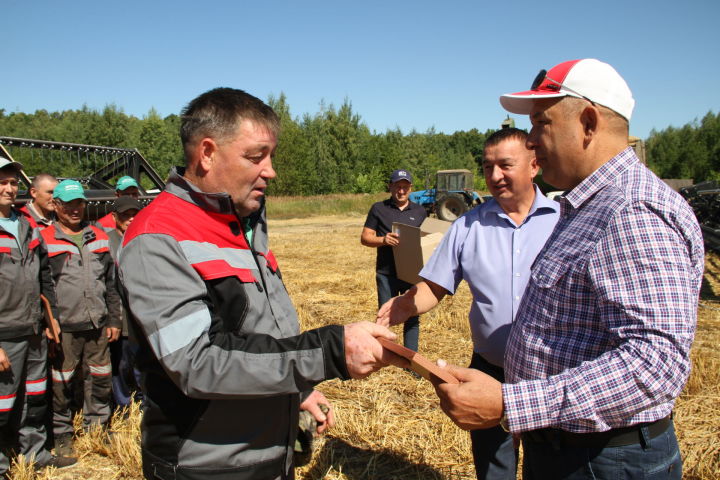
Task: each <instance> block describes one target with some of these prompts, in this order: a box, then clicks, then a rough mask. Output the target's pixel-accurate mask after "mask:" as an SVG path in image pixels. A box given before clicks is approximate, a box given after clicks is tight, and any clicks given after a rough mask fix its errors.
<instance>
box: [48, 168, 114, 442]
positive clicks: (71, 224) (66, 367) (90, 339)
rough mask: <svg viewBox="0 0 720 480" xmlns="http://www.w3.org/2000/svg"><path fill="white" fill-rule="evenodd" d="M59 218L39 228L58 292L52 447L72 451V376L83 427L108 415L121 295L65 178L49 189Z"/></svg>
mask: <svg viewBox="0 0 720 480" xmlns="http://www.w3.org/2000/svg"><path fill="white" fill-rule="evenodd" d="M53 199H54V201H55V211H56V213H57V217H58V218H57V222H55V223H53V225H51V226H49V227H48V228H46V229H44V230H42V231H41V232H40V237H41V239H42V242H43V245H44V247H45V248H46V249H47V251H48V257H50V270H51V272H52V279H53V282H54V284H55V289H56V291H57V295H58V311H59V321H60V327H61V329H62V332H63V333H62V336H61V337H60V340H61V344H62V351H61V352H60V353H59V354H58V355H57V356H56V357H55V358H54V359H53V368H52V377H53V433H54V434H55V451H56V452H58V453H61V454H68V453H70V452H71V451H72V444H73V441H72V434H73V419H72V411H71V408H70V403H71V399H72V398H73V396H74V395H73V389H74V388H76V385H77V383H76V382H74V381H73V377H74V376H75V375H76V374H80V375H82V374H84V375H85V378H84V382H80V384H79V385H83V384H84V385H86V386H85V388H84V392H85V399H84V404H83V420H84V426H85V428H89V427H90V426H91V425H105V424H107V422H108V421H109V420H110V385H111V384H110V374H111V367H110V351H109V350H108V342H113V341H115V340H117V339H118V337H119V336H120V327H121V325H122V323H121V322H122V320H121V318H120V296H119V294H118V291H117V286H116V283H115V266H114V263H113V260H112V257H111V256H110V249H109V248H108V237H107V235H106V234H105V232H104V231H103V230H102V229H100V228H98V227H95V226H92V225H90V224H88V223H87V222H86V221H84V220H83V218H84V216H85V207H86V205H87V198H85V193H84V190H83V187H82V185H80V183H79V182H77V181H75V180H63V181H62V182H60V183H59V184H58V185H57V186H56V187H55V190H54V192H53Z"/></svg>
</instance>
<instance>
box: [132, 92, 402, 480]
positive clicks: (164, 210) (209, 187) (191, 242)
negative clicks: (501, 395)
mask: <svg viewBox="0 0 720 480" xmlns="http://www.w3.org/2000/svg"><path fill="white" fill-rule="evenodd" d="M181 122H182V123H181V138H182V142H183V147H184V151H185V161H186V166H185V168H182V167H176V169H174V170H173V172H172V173H171V175H170V178H169V181H168V185H167V187H166V189H165V191H163V192H162V193H161V194H160V195H158V197H157V198H156V199H155V200H154V201H153V202H152V203H151V204H150V205H149V206H147V207H145V208H144V209H143V210H142V211H141V212H140V213H139V214H138V215H137V217H135V219H134V220H133V223H132V225H130V227H129V228H128V231H127V232H126V234H125V238H124V239H123V247H122V249H121V251H120V255H119V257H120V259H119V260H120V261H119V270H120V280H121V283H122V285H123V295H124V296H125V301H126V304H127V306H128V307H129V311H130V313H131V315H130V328H131V329H133V328H137V329H139V332H138V334H137V337H138V341H139V342H140V352H139V354H138V365H139V367H140V370H141V371H142V373H143V381H142V383H143V385H142V389H143V393H144V403H143V408H144V415H143V420H142V455H143V473H144V475H145V477H146V478H150V479H155V478H157V479H165V480H168V479H176V480H184V479H187V480H190V479H199V478H203V479H211V480H212V479H217V480H224V479H228V480H229V479H233V480H242V479H254V480H263V479H268V480H269V479H289V478H293V476H294V475H293V468H292V466H293V463H292V458H293V447H294V443H295V437H296V434H297V429H298V416H299V411H300V409H305V410H307V411H309V412H310V413H311V414H313V416H314V417H315V419H316V420H317V421H318V423H319V425H320V427H319V430H320V431H322V430H324V429H325V428H326V427H327V426H329V425H332V423H333V411H332V409H330V410H329V411H327V414H326V413H323V409H322V408H321V405H323V404H324V405H326V406H328V402H327V399H325V397H324V396H323V395H322V394H321V393H319V392H317V391H314V390H313V387H314V386H315V385H316V384H318V383H320V382H322V381H324V380H328V379H331V378H342V379H348V378H351V377H352V378H362V377H365V376H367V375H369V374H370V373H372V372H373V371H375V370H377V369H379V368H381V367H382V366H384V365H385V364H386V363H387V362H389V361H390V360H394V359H392V358H391V356H392V355H391V354H389V353H388V352H384V351H383V348H382V346H381V345H380V343H379V342H378V341H377V339H376V338H375V337H384V338H387V339H394V338H395V335H394V334H393V333H392V332H391V331H390V330H388V329H386V328H385V327H381V326H379V325H375V324H373V323H370V322H361V323H356V324H350V325H345V326H344V327H343V326H339V325H329V326H325V327H322V328H318V329H315V330H310V331H308V332H305V333H302V334H301V333H300V329H299V324H298V320H297V314H296V312H295V309H294V307H293V305H292V302H291V301H290V298H289V296H288V294H287V290H286V289H285V286H284V284H283V282H282V277H281V274H280V269H279V268H278V262H277V260H276V259H275V256H274V255H273V253H272V251H271V250H270V249H269V247H268V236H267V223H266V220H265V211H264V194H265V189H266V188H267V185H268V182H269V181H270V180H271V179H273V178H274V177H275V170H273V167H272V155H273V153H274V152H275V147H276V145H277V134H278V130H279V119H278V117H277V115H276V114H275V112H273V110H272V109H271V108H270V107H268V106H267V105H265V104H264V103H263V102H262V101H260V100H259V99H257V98H255V97H253V96H252V95H249V94H247V93H245V92H243V91H242V90H234V89H229V88H218V89H215V90H211V91H209V92H206V93H204V94H202V95H200V96H199V97H198V98H196V99H195V100H193V101H192V102H190V104H189V105H188V106H187V107H186V108H185V110H184V111H183V113H182V120H181Z"/></svg>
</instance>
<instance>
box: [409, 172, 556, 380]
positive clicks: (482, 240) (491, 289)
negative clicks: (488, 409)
mask: <svg viewBox="0 0 720 480" xmlns="http://www.w3.org/2000/svg"><path fill="white" fill-rule="evenodd" d="M559 210H560V207H559V205H558V203H557V202H555V201H554V200H550V199H548V198H546V197H545V196H544V195H543V194H542V193H541V192H540V190H539V189H538V188H537V186H536V187H535V201H534V202H533V205H532V207H531V208H530V212H529V214H528V216H527V217H526V218H525V221H523V223H522V224H520V225H516V224H515V222H514V221H513V220H512V219H511V218H510V217H509V216H508V215H507V214H506V213H505V212H504V211H503V209H502V208H501V207H500V205H499V204H498V203H497V202H496V201H495V199H494V198H493V199H491V200H489V201H487V202H485V203H483V204H481V205H478V206H477V207H475V208H474V209H473V210H471V211H469V212H468V213H466V214H465V215H463V216H462V217H460V218H459V219H457V220H456V221H455V222H454V223H453V224H452V226H451V227H450V229H449V230H448V232H447V233H446V234H445V236H444V237H443V240H442V242H441V243H440V245H438V247H437V249H436V250H435V252H434V253H433V255H432V257H431V258H430V260H429V261H428V263H427V265H425V267H424V268H423V269H422V270H421V271H420V276H421V277H422V278H424V279H426V280H430V281H431V282H433V283H436V284H438V285H440V286H441V287H443V288H444V289H446V290H447V291H448V292H450V293H451V294H454V293H455V290H456V289H457V287H458V285H459V284H460V281H461V280H465V281H466V282H467V283H468V286H469V287H470V291H471V292H472V296H473V302H472V307H471V308H470V329H471V331H472V339H473V346H474V350H475V352H476V353H478V354H480V355H481V356H482V357H483V358H484V359H485V360H487V361H488V362H490V363H493V364H495V365H497V366H500V367H502V366H503V357H504V356H505V344H506V342H507V338H508V335H509V334H510V326H511V325H512V322H513V320H514V319H515V314H516V313H517V310H518V307H519V306H520V300H522V296H523V293H524V292H525V286H526V285H527V283H528V280H529V278H530V267H531V266H532V263H533V261H534V260H535V257H536V256H537V254H538V253H539V252H540V250H541V249H542V247H543V245H545V242H546V241H547V239H548V237H549V236H550V233H552V231H553V229H554V228H555V224H556V223H557V221H558V218H559Z"/></svg>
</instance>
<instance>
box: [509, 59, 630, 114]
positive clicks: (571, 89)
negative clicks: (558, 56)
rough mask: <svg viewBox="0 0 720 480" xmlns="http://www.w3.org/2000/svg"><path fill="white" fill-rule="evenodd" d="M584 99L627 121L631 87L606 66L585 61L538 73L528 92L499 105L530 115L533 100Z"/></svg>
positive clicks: (518, 93)
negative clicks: (568, 97) (611, 111)
mask: <svg viewBox="0 0 720 480" xmlns="http://www.w3.org/2000/svg"><path fill="white" fill-rule="evenodd" d="M566 96H570V97H577V98H584V99H586V100H589V101H591V102H593V103H597V104H599V105H602V106H604V107H607V108H609V109H610V110H613V111H615V112H617V113H619V114H620V115H622V116H623V117H625V118H626V119H627V121H630V117H631V116H632V111H633V108H634V107H635V100H634V99H633V97H632V92H631V91H630V88H629V87H628V86H627V83H625V80H623V78H622V77H621V76H620V74H619V73H617V71H615V69H614V68H613V67H611V66H610V65H608V64H607V63H604V62H601V61H600V60H595V59H594V58H585V59H582V60H570V61H568V62H563V63H561V64H559V65H555V66H554V67H553V68H551V69H550V70H549V71H547V72H546V71H545V70H541V71H540V73H539V74H538V76H537V77H536V78H535V81H534V82H533V85H532V87H530V90H526V91H524V92H517V93H506V94H505V95H502V96H501V97H500V104H501V105H502V106H503V108H504V109H505V110H507V111H508V112H511V113H520V114H529V113H530V109H531V108H532V104H533V101H535V100H539V99H543V98H556V97H566Z"/></svg>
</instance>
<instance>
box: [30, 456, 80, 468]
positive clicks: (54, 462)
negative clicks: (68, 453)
mask: <svg viewBox="0 0 720 480" xmlns="http://www.w3.org/2000/svg"><path fill="white" fill-rule="evenodd" d="M76 463H77V458H75V457H58V456H56V455H53V456H52V457H50V460H48V461H47V462H45V463H43V464H42V465H41V464H38V463H36V464H35V470H40V469H42V468H47V467H55V468H65V467H69V466H70V465H75V464H76Z"/></svg>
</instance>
